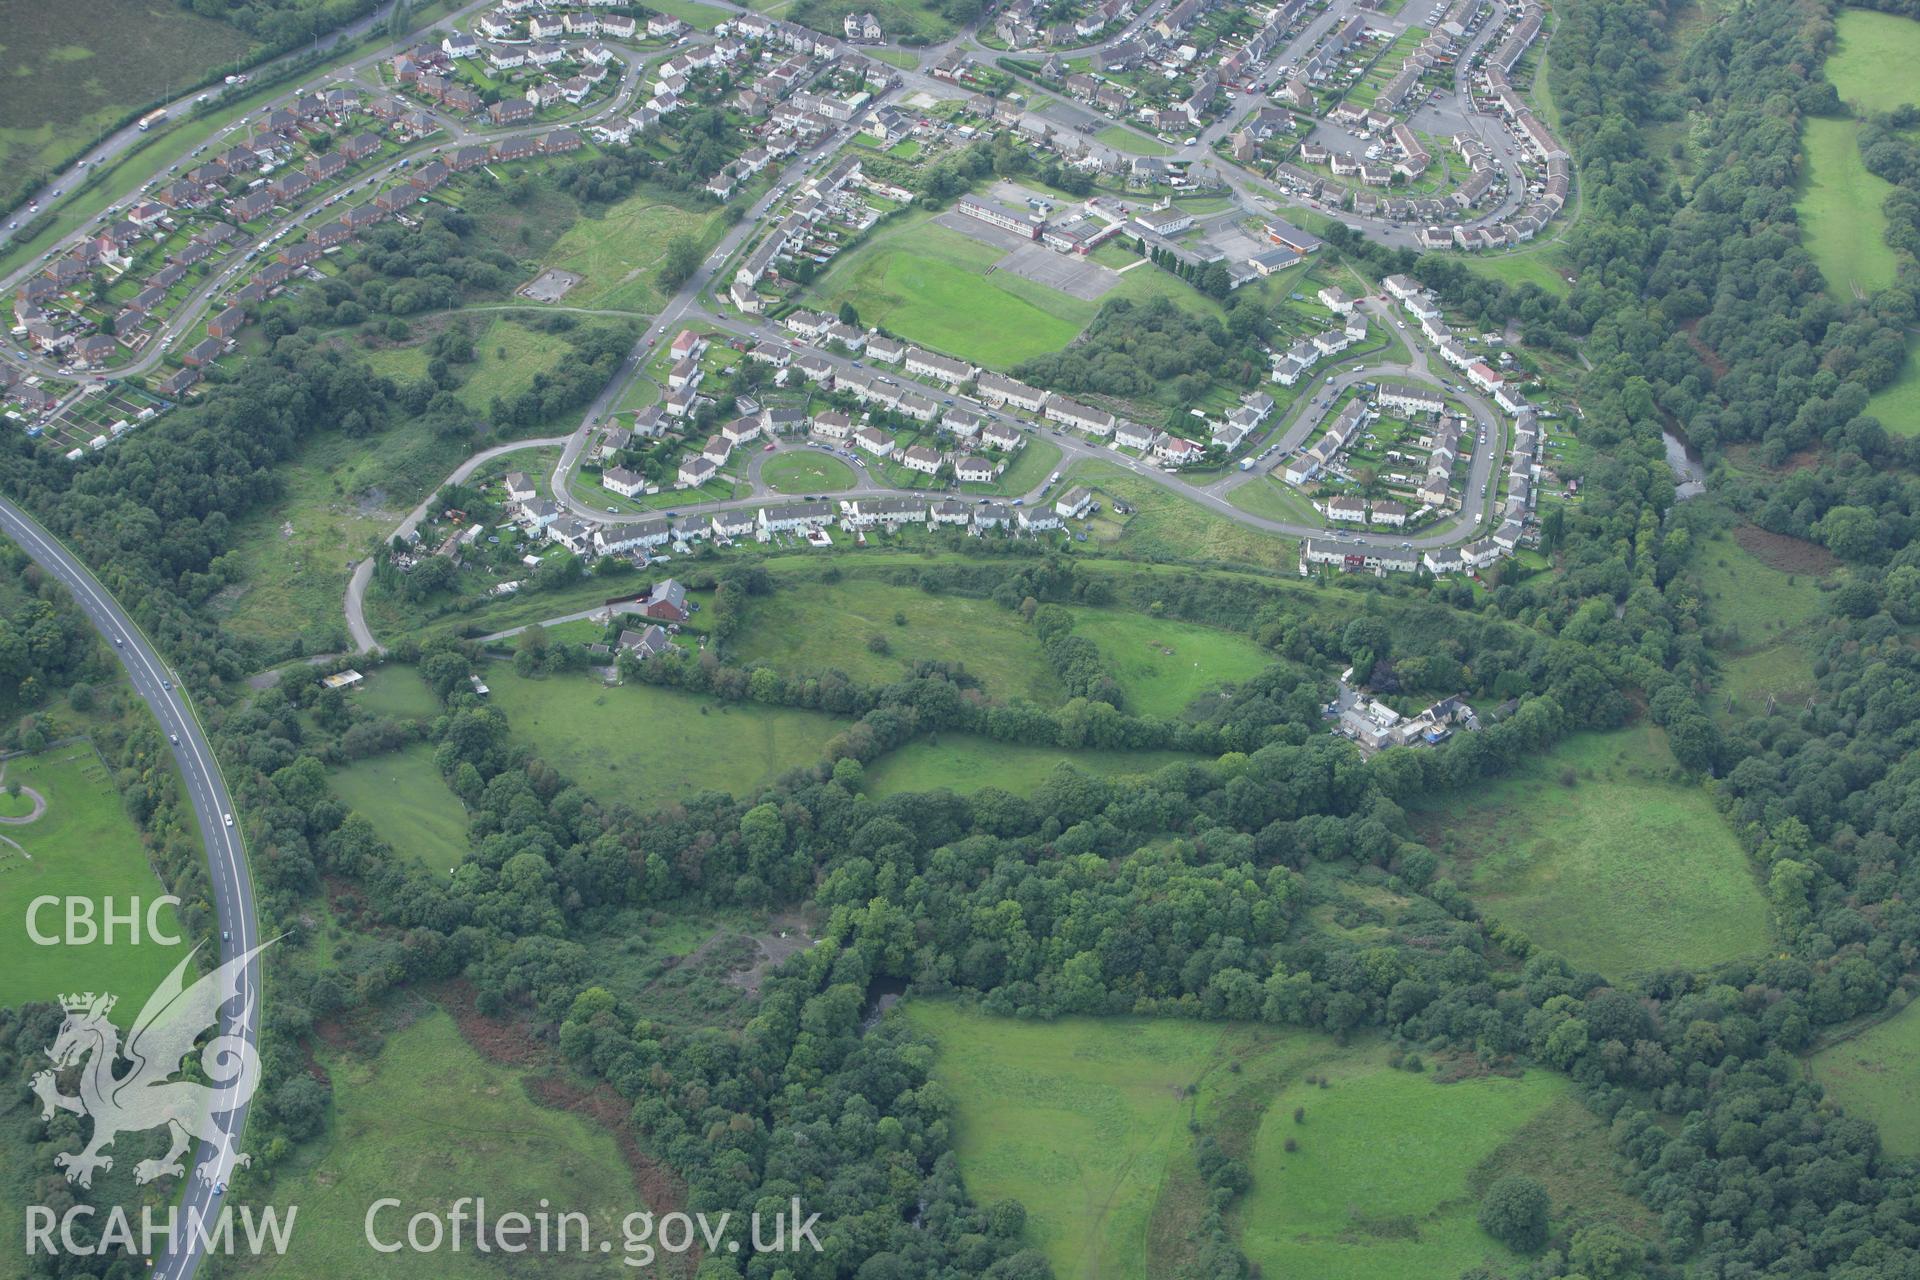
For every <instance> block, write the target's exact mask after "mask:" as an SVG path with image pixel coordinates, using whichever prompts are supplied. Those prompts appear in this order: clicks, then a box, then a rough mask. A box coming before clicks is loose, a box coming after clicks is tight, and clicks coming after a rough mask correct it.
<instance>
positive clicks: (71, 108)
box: [0, 0, 252, 207]
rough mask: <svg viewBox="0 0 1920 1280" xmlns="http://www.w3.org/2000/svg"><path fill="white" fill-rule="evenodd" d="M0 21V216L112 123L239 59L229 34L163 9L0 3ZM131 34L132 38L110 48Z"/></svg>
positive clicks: (162, 0)
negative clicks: (0, 52) (1, 56)
mask: <svg viewBox="0 0 1920 1280" xmlns="http://www.w3.org/2000/svg"><path fill="white" fill-rule="evenodd" d="M0 12H4V14H5V21H4V22H0V44H3V45H4V47H5V49H6V55H7V61H6V74H5V75H3V76H0V207H5V206H6V205H9V204H11V203H12V202H13V200H14V199H16V198H17V197H18V196H20V195H22V194H24V193H25V191H26V190H27V189H28V188H29V187H30V186H32V185H33V184H35V183H38V182H40V181H42V180H44V179H45V178H47V177H48V176H50V174H51V172H52V171H55V170H58V169H63V168H65V167H66V166H67V165H69V164H71V163H72V162H73V161H74V160H75V159H76V158H78V157H79V155H80V154H81V152H82V151H83V150H84V149H85V148H88V147H91V146H93V145H94V143H95V142H97V141H98V140H99V138H100V135H101V133H102V131H103V130H105V129H106V128H107V127H108V126H110V125H113V124H114V123H116V122H117V121H118V120H119V119H120V118H121V117H122V116H124V115H126V114H127V113H128V112H130V111H133V110H134V109H136V108H139V107H142V106H145V105H146V104H148V103H149V102H152V101H154V100H155V99H158V98H161V97H163V96H166V95H167V94H169V93H178V92H179V91H180V90H181V89H182V88H184V87H185V86H186V85H187V84H189V83H191V82H192V81H194V80H197V79H198V78H199V77H200V76H201V75H202V74H204V73H205V72H207V71H210V70H211V69H213V68H214V67H218V66H222V65H225V64H227V63H230V62H233V61H235V60H237V59H240V58H242V57H243V56H244V55H245V54H246V52H247V51H248V49H249V48H251V47H252V41H250V40H249V39H248V38H247V36H246V35H245V34H244V33H243V32H241V31H240V30H239V29H238V28H236V27H233V26H231V25H229V24H227V23H225V22H216V21H214V20H213V19H211V18H203V17H201V16H199V15H198V14H196V13H194V12H193V11H192V10H191V9H190V8H187V7H184V6H181V5H178V4H173V3H170V2H169V0H87V3H86V4H85V5H84V7H82V8H78V9H76V8H74V7H73V6H70V5H64V4H33V3H25V2H24V0H19V2H16V3H12V4H8V5H6V6H5V8H4V10H0ZM128 32H138V33H139V35H138V38H137V39H115V38H113V37H114V36H115V34H117V33H128Z"/></svg>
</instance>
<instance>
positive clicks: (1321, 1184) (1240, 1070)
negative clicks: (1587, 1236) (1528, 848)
mask: <svg viewBox="0 0 1920 1280" xmlns="http://www.w3.org/2000/svg"><path fill="white" fill-rule="evenodd" d="M895 1016H900V1017H904V1018H906V1019H907V1020H908V1022H909V1023H910V1025H911V1026H912V1027H913V1028H914V1029H915V1030H917V1031H919V1032H921V1033H922V1034H925V1035H927V1036H930V1037H932V1038H933V1040H934V1041H935V1043H936V1046H937V1048H936V1055H935V1059H934V1073H935V1077H936V1079H937V1080H938V1081H939V1082H940V1083H941V1085H942V1086H944V1087H945V1089H946V1090H947V1092H948V1094H949V1096H950V1097H951V1098H952V1100H953V1125H954V1139H955V1150H956V1152H957V1154H958V1155H959V1158H960V1171H961V1174H962V1175H963V1176H964V1177H965V1179H966V1183H967V1189H968V1191H969V1192H970V1193H971V1194H972V1196H973V1198H974V1199H975V1200H976V1201H978V1202H982V1203H991V1202H993V1201H994V1200H997V1199H1000V1198H1002V1197H1009V1196H1010V1197H1012V1198H1014V1199H1017V1200H1019V1201H1020V1202H1021V1203H1022V1204H1023V1205H1024V1206H1025V1207H1026V1210H1027V1237H1028V1241H1029V1243H1031V1244H1032V1245H1034V1246H1035V1247H1036V1248H1039V1249H1041V1250H1043V1251H1044V1252H1045V1253H1046V1255H1047V1258H1048V1260H1049V1261H1050V1262H1051V1263H1052V1264H1053V1267H1054V1272H1055V1274H1056V1275H1058V1276H1060V1277H1062V1280H1094V1278H1096V1277H1098V1278H1101V1280H1105V1278H1106V1277H1121V1278H1123V1280H1132V1278H1135V1277H1138V1278H1141V1280H1145V1278H1146V1277H1150V1276H1160V1275H1171V1274H1174V1273H1175V1272H1176V1271H1177V1270H1178V1266H1179V1263H1180V1262H1181V1261H1182V1259H1181V1258H1180V1257H1179V1248H1180V1245H1181V1242H1182V1240H1183V1238H1184V1236H1185V1235H1186V1233H1187V1232H1188V1231H1190V1230H1191V1229H1192V1228H1193V1227H1194V1226H1195V1225H1196V1224H1197V1221H1198V1218H1199V1214H1200V1212H1201V1210H1202V1208H1203V1205H1204V1194H1205V1193H1204V1189H1203V1188H1200V1187H1199V1186H1198V1180H1197V1176H1196V1175H1195V1174H1194V1172H1193V1160H1192V1144H1193V1142H1194V1135H1193V1132H1192V1131H1190V1129H1189V1123H1190V1122H1192V1123H1197V1124H1198V1125H1199V1127H1200V1128H1201V1129H1202V1130H1203V1131H1206V1132H1211V1133H1214V1134H1215V1135H1216V1136H1218V1137H1219V1138H1220V1139H1221V1141H1222V1142H1223V1144H1224V1145H1226V1146H1227V1147H1228V1149H1229V1150H1239V1151H1241V1152H1242V1153H1243V1154H1244V1157H1245V1158H1246V1160H1247V1163H1248V1167H1249V1168H1250V1170H1251V1171H1252V1173H1253V1177H1254V1182H1253V1187H1252V1189H1251V1190H1250V1191H1249V1192H1248V1194H1247V1196H1246V1197H1245V1198H1244V1199H1243V1200H1242V1201H1241V1203H1240V1204H1239V1206H1238V1207H1237V1208H1236V1209H1235V1211H1234V1212H1233V1214H1232V1221H1233V1225H1234V1226H1235V1227H1236V1228H1237V1229H1238V1231H1239V1233H1240V1236H1241V1244H1242V1247H1243V1248H1244V1249H1245V1251H1246V1253H1247V1255H1248V1257H1249V1258H1250V1259H1251V1260H1252V1261H1254V1262H1255V1263H1256V1264H1258V1265H1259V1266H1260V1267H1261V1268H1262V1269H1263V1270H1264V1273H1265V1274H1266V1275H1269V1276H1300V1277H1307V1276H1312V1277H1315V1278H1316V1280H1318V1277H1322V1276H1326V1277H1351V1278H1353V1280H1374V1278H1375V1277H1380V1278H1382V1280H1400V1278H1401V1277H1406V1278H1407V1280H1414V1278H1416V1277H1417V1278H1419V1280H1425V1278H1426V1277H1431V1276H1452V1275H1459V1274H1460V1273H1461V1272H1462V1271H1463V1270H1465V1269H1466V1268H1468V1267H1471V1266H1473V1265H1475V1264H1477V1263H1479V1262H1480V1261H1481V1260H1482V1259H1487V1260H1490V1261H1493V1262H1495V1263H1497V1264H1501V1265H1503V1266H1510V1265H1511V1264H1512V1263H1513V1262H1514V1260H1515V1259H1514V1257H1513V1255H1512V1254H1510V1253H1508V1252H1507V1251H1506V1250H1505V1249H1504V1248H1502V1247H1501V1246H1500V1245H1499V1244H1497V1243H1496V1242H1495V1241H1494V1240H1492V1239H1491V1238H1490V1237H1488V1236H1486V1235H1485V1234H1484V1233H1483V1232H1481V1231H1480V1229H1479V1227H1478V1225H1477V1224H1476V1222H1475V1214H1476V1212H1477V1207H1478V1199H1479V1195H1480V1193H1481V1192H1482V1191H1483V1190H1484V1188H1485V1187H1486V1186H1487V1185H1490V1184H1491V1182H1492V1181H1494V1180H1495V1179H1496V1178H1498V1177H1500V1176H1503V1175H1504V1174H1506V1173H1509V1172H1524V1173H1527V1174H1530V1175H1532V1176H1535V1177H1538V1178H1540V1179H1541V1180H1542V1181H1543V1182H1544V1183H1545V1184H1546V1186H1547V1188H1548V1191H1549V1194H1550V1195H1551V1196H1552V1198H1553V1201H1554V1225H1555V1226H1556V1227H1560V1226H1565V1225H1575V1224H1581V1223H1584V1222H1586V1221H1588V1220H1590V1219H1594V1218H1601V1217H1604V1218H1608V1219H1611V1220H1613V1221H1616V1222H1619V1223H1621V1224H1622V1225H1623V1226H1626V1227H1627V1228H1628V1229H1629V1230H1635V1231H1641V1232H1648V1231H1650V1230H1651V1224H1650V1221H1649V1215H1648V1214H1647V1213H1646V1211H1645V1209H1644V1208H1642V1207H1641V1206H1640V1205H1639V1204H1638V1202H1636V1201H1635V1200H1633V1198H1632V1197H1631V1196H1630V1195H1628V1194H1627V1193H1626V1191H1625V1189H1624V1188H1623V1187H1621V1186H1620V1185H1619V1184H1618V1183H1617V1182H1616V1181H1615V1179H1614V1178H1613V1176H1612V1174H1611V1173H1610V1168H1611V1166H1610V1163H1609V1161H1608V1158H1607V1157H1608V1150H1609V1148H1608V1140H1607V1133H1606V1127H1605V1125H1603V1124H1602V1123H1600V1122H1599V1121H1598V1120H1597V1119H1596V1118H1595V1117H1594V1116H1593V1115H1592V1114H1591V1113H1590V1112H1588V1111H1587V1110H1586V1109H1585V1108H1584V1107H1583V1106H1581V1105H1580V1104H1579V1102H1578V1101H1577V1100H1576V1099H1575V1098H1574V1096H1573V1094H1572V1091H1571V1088H1570V1086H1569V1084H1568V1082H1567V1081H1566V1080H1565V1079H1564V1078H1563V1077H1559V1076H1555V1075H1552V1074H1550V1073H1548V1072H1545V1071H1532V1072H1529V1073H1527V1074H1526V1075H1525V1076H1524V1077H1520V1078H1517V1079H1516V1078H1508V1077H1501V1076H1480V1077H1469V1078H1467V1079H1464V1080H1461V1081H1458V1082H1456V1083H1451V1084H1440V1083H1437V1082H1436V1080H1435V1077H1434V1075H1431V1074H1415V1073H1412V1072H1408V1071H1400V1070H1394V1069H1392V1068H1391V1067H1389V1066H1388V1065H1387V1048H1386V1046H1385V1045H1383V1044H1381V1043H1379V1042H1377V1041H1371V1040H1368V1041H1361V1042H1359V1043H1357V1044H1353V1045H1349V1046H1346V1047H1342V1046H1340V1045H1339V1044H1337V1043H1335V1041H1334V1040H1333V1039H1332V1038H1331V1037H1329V1036H1325V1035H1320V1034H1316V1033H1311V1032H1304V1031H1295V1030H1282V1029H1277V1028H1273V1027H1264V1026H1255V1025H1245V1024H1235V1023H1217V1022H1187V1021H1176V1020H1160V1019H1148V1018H1061V1019H1058V1020H1055V1021H1052V1022H1044V1023H1041V1022H1027V1021H1021V1020H1018V1019H1013V1018H995V1017H989V1016H987V1015H984V1014H981V1013H978V1012H975V1011H973V1010H971V1009H968V1008H966V1007H964V1006H961V1005H957V1004H953V1003H949V1002H946V1001H937V1000H909V1001H908V1002H907V1003H906V1004H905V1005H903V1006H901V1009H900V1011H899V1013H897V1014H896V1015H895ZM1323 1074H1324V1075H1326V1076H1327V1077H1328V1078H1329V1079H1330V1080H1331V1086H1330V1087H1329V1088H1326V1089H1321V1088H1319V1087H1318V1086H1315V1085H1309V1084H1308V1083H1307V1077H1308V1076H1309V1075H1315V1076H1319V1075H1323ZM1295 1106H1302V1107H1305V1108H1306V1119H1305V1123H1304V1124H1300V1125H1296V1124H1295V1123H1294V1121H1293V1118H1292V1113H1293V1109H1294V1107H1295ZM1289 1137H1292V1138H1294V1139H1295V1140H1296V1141H1297V1142H1298V1144H1299V1146H1300V1150H1299V1151H1297V1152H1293V1153H1288V1152H1286V1151H1285V1150H1284V1146H1285V1142H1286V1139H1287V1138H1289Z"/></svg>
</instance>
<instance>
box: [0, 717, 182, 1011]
mask: <svg viewBox="0 0 1920 1280" xmlns="http://www.w3.org/2000/svg"><path fill="white" fill-rule="evenodd" d="M0 779H3V780H4V782H8V783H12V782H18V783H20V784H21V786H22V787H23V788H30V789H32V790H34V791H37V792H39V793H40V795H41V797H42V798H44V799H45V800H46V811H45V812H44V813H43V814H42V815H41V816H40V818H39V819H38V820H36V821H33V822H28V823H22V824H13V823H9V824H7V825H5V826H0V919H4V920H5V921H6V922H7V924H6V927H5V929H4V930H0V1007H5V1006H11V1005H17V1004H23V1003H25V1002H26V1001H29V1000H52V999H54V998H56V997H58V996H59V995H61V994H62V993H63V992H68V991H111V992H113V993H114V994H115V995H117V996H119V997H120V1002H119V1003H118V1004H117V1005H115V1006H114V1010H113V1019H114V1021H115V1022H117V1023H119V1024H121V1025H122V1026H125V1025H127V1024H128V1023H130V1022H132V1020H133V1017H134V1015H135V1014H137V1013H139V1012H140V1007H141V1005H143V1004H144V1003H145V1002H146V998H147V996H148V995H149V994H150V993H151V992H152V991H153V988H154V986H155V984H157V983H158V982H159V981H160V979H161V978H164V977H165V976H166V975H167V973H168V972H169V971H170V970H171V969H172V968H173V966H174V965H176V964H178V963H179V961H180V957H181V956H183V955H185V954H186V952H187V951H188V949H189V948H190V947H191V945H192V943H191V940H186V941H183V942H181V943H180V944H178V945H174V946H166V945H162V944H160V943H156V942H153V941H152V940H151V939H149V938H148V937H147V935H146V909H147V904H148V903H149V902H151V901H152V900H153V899H154V898H156V897H159V896H160V895H161V894H164V893H165V892H166V888H165V886H163V885H162V884H161V883H160V880H159V877H157V876H155V875H154V873H153V868H152V867H151V866H150V865H149V864H148V862H147V852H146V848H145V846H144V845H143V844H142V838H141V835H140V831H139V829H138V828H137V827H135V826H134V824H133V820H132V819H131V818H130V817H128V816H127V812H126V808H125V807H124V805H123V804H122V802H121V799H120V793H119V792H118V791H117V790H115V789H114V785H113V779H112V776H111V775H110V774H109V773H108V771H107V766H106V765H105V764H104V763H102V762H101V760H100V757H99V756H98V755H96V754H94V750H93V746H92V744H91V743H88V742H84V741H83V742H74V743H69V744H68V745H65V746H61V747H55V748H53V749H51V750H49V751H44V752H42V753H40V754H38V755H31V756H19V757H16V758H15V759H12V760H9V761H7V762H6V769H5V773H4V775H0ZM42 896H52V897H56V898H60V899H62V900H65V899H67V898H70V897H71V898H86V899H90V900H91V901H92V902H93V904H94V908H93V910H94V919H95V922H96V923H97V924H101V923H104V914H103V913H104V911H105V900H106V899H108V898H111V899H112V900H113V904H114V909H115V910H116V911H118V912H122V913H124V912H125V911H127V910H128V909H129V907H130V905H131V903H132V901H133V900H134V899H136V898H137V899H138V900H139V902H140V907H139V910H140V916H141V922H140V929H141V933H140V940H139V945H138V946H134V945H129V940H128V939H127V938H125V937H124V936H121V935H119V934H116V936H115V938H114V944H113V945H111V946H109V945H107V943H106V941H105V940H104V939H103V938H100V937H96V938H95V939H94V941H93V942H92V943H88V944H83V943H80V942H78V941H71V942H65V943H63V944H61V945H58V946H39V945H37V944H35V943H34V941H33V940H32V938H31V937H30V936H29V935H28V933H27V908H28V905H29V904H30V903H31V902H32V901H33V900H34V899H35V898H39V897H42ZM157 919H158V921H159V922H160V923H161V926H162V928H163V929H164V930H165V931H166V932H168V933H170V934H175V935H179V934H180V933H181V928H180V920H179V917H178V916H177V915H175V914H174V912H173V910H172V908H170V907H169V908H165V909H163V910H162V911H161V912H160V913H159V915H158V917H157ZM34 923H35V925H36V927H37V928H38V929H39V930H40V932H41V933H42V934H46V935H53V936H65V932H64V931H65V918H64V914H63V908H61V907H54V908H50V909H42V910H41V911H40V912H39V913H38V915H37V916H36V917H35V921H34Z"/></svg>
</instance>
